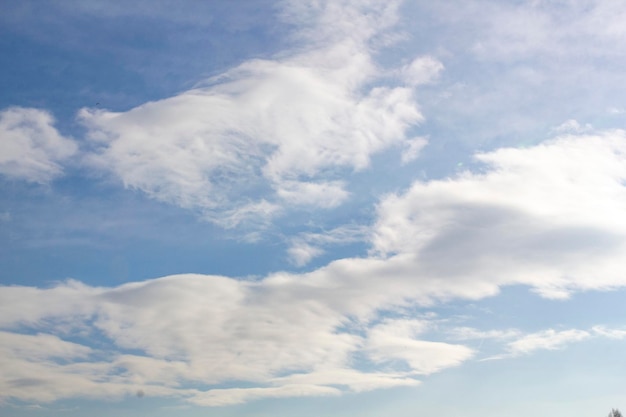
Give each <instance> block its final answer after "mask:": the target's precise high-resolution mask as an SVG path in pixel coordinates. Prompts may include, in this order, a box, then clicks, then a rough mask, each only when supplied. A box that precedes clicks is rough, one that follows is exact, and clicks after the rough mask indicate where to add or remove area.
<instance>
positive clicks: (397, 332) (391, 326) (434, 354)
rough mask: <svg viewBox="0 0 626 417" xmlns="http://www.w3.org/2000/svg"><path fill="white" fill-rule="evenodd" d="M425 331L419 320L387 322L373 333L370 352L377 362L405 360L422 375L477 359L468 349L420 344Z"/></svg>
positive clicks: (367, 349) (442, 344) (368, 341)
mask: <svg viewBox="0 0 626 417" xmlns="http://www.w3.org/2000/svg"><path fill="white" fill-rule="evenodd" d="M423 329H424V323H423V322H421V321H418V320H406V319H397V320H385V321H384V322H383V323H381V324H378V325H376V326H374V327H372V328H371V329H370V330H369V334H368V338H367V345H366V351H367V353H368V355H369V356H370V357H371V358H372V359H373V360H374V361H375V362H383V363H384V362H389V361H392V360H401V361H404V362H406V363H407V364H408V365H409V367H410V368H411V370H412V371H413V372H415V373H417V374H420V375H428V374H431V373H434V372H438V371H440V370H442V369H444V368H449V367H452V366H457V365H459V364H461V363H462V362H464V361H466V360H467V359H469V358H471V357H472V356H473V354H474V352H473V351H472V350H471V349H470V348H468V347H466V346H462V345H453V344H449V343H442V342H431V341H425V340H418V339H417V335H419V333H421V332H422V331H423Z"/></svg>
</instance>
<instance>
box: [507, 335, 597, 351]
mask: <svg viewBox="0 0 626 417" xmlns="http://www.w3.org/2000/svg"><path fill="white" fill-rule="evenodd" d="M590 337H591V334H590V333H589V332H587V331H584V330H578V329H570V330H561V331H556V330H553V329H548V330H544V331H541V332H538V333H532V334H529V335H526V336H524V337H522V338H520V339H518V340H515V341H514V342H511V343H509V345H508V349H509V352H510V353H511V355H513V356H517V355H527V354H529V353H532V352H534V351H536V350H541V349H547V350H557V349H561V348H563V347H565V346H566V345H568V344H570V343H573V342H580V341H582V340H585V339H588V338H590Z"/></svg>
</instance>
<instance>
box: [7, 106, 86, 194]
mask: <svg viewBox="0 0 626 417" xmlns="http://www.w3.org/2000/svg"><path fill="white" fill-rule="evenodd" d="M76 151H77V146H76V144H75V143H74V142H73V141H72V140H70V139H68V138H65V137H63V136H62V135H61V134H60V133H59V132H58V131H57V130H56V128H55V127H54V119H53V118H52V116H50V114H49V113H48V112H46V111H43V110H38V109H31V108H23V107H11V108H8V109H5V110H2V111H0V173H1V174H4V175H6V176H9V177H13V178H19V179H24V180H27V181H32V182H38V183H46V182H48V181H50V180H52V179H53V178H55V177H58V176H59V175H61V174H62V173H63V169H62V167H61V165H60V163H61V162H63V161H64V160H66V159H67V158H69V157H70V156H72V155H73V154H75V153H76Z"/></svg>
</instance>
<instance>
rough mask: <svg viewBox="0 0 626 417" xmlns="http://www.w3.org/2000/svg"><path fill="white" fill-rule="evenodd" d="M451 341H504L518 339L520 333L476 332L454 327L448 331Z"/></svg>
mask: <svg viewBox="0 0 626 417" xmlns="http://www.w3.org/2000/svg"><path fill="white" fill-rule="evenodd" d="M448 333H449V335H450V338H451V339H453V340H475V339H495V340H506V339H512V338H515V337H519V336H520V334H521V332H520V331H519V330H517V329H506V330H478V329H474V328H472V327H455V328H453V329H450V330H449V331H448Z"/></svg>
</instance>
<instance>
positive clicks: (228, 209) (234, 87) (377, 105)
mask: <svg viewBox="0 0 626 417" xmlns="http://www.w3.org/2000/svg"><path fill="white" fill-rule="evenodd" d="M285 5H286V7H287V8H286V9H285V10H284V15H283V18H284V19H291V20H290V22H291V23H294V22H295V23H296V24H302V25H304V26H303V27H300V28H299V29H298V30H297V31H296V35H297V36H296V38H297V39H299V42H300V43H299V46H298V48H297V50H295V51H292V52H291V53H289V54H286V55H284V56H281V57H279V58H276V59H273V60H269V59H265V60H262V59H257V60H250V61H246V62H244V63H242V64H241V65H240V66H238V67H236V68H233V69H231V70H229V71H227V72H225V73H224V74H222V75H219V76H217V77H214V78H212V79H210V80H208V81H207V82H206V84H205V85H204V86H199V87H197V88H195V89H193V90H190V91H187V92H184V93H181V94H179V95H177V96H175V97H171V98H167V99H163V100H159V101H155V102H151V103H146V104H144V105H142V106H139V107H136V108H134V109H131V110H130V111H127V112H120V113H115V112H110V111H104V110H94V109H83V110H82V111H81V112H80V120H81V121H82V123H83V124H84V125H85V126H86V127H87V128H88V130H89V137H90V138H91V140H92V141H93V142H94V144H95V145H96V146H97V147H98V149H97V150H96V151H95V153H94V154H93V155H91V157H90V161H91V162H92V164H93V165H94V166H97V167H99V168H101V169H104V170H108V171H110V172H112V173H113V174H114V175H115V176H117V177H119V178H120V179H121V180H122V181H123V183H124V184H125V186H127V187H130V188H135V189H139V190H141V191H144V192H146V193H148V194H149V195H150V196H152V197H154V198H157V199H159V200H162V201H166V202H170V203H173V204H177V205H180V206H182V207H185V208H191V209H196V210H199V211H201V212H203V213H204V215H205V216H206V218H208V219H211V220H213V221H215V222H218V223H221V224H224V225H233V224H236V223H238V222H241V221H244V218H245V216H242V214H241V213H242V212H241V211H240V210H239V209H240V208H241V207H247V206H250V205H253V206H254V205H256V204H258V202H260V201H265V202H266V203H267V204H270V205H277V206H279V207H283V206H286V207H290V206H293V205H296V206H297V205H307V206H313V207H322V208H332V207H335V206H337V205H339V204H341V203H342V202H343V201H345V199H346V198H347V197H348V193H347V191H346V190H345V185H346V184H345V182H343V181H339V180H338V178H339V175H340V174H345V173H350V172H352V171H358V170H363V169H365V168H367V167H368V165H369V162H370V157H371V155H372V154H374V153H376V152H379V151H381V150H383V149H386V148H389V147H390V146H392V145H396V144H402V143H403V142H404V141H405V140H407V131H408V129H409V128H410V127H411V126H414V125H415V124H416V123H417V122H419V121H421V120H422V115H421V113H420V111H419V109H418V107H417V104H416V102H415V98H414V90H413V87H414V85H415V84H419V83H424V82H426V81H428V80H429V79H430V78H432V77H433V74H434V73H435V72H437V71H439V69H440V64H438V62H437V61H435V60H434V59H433V58H424V59H421V60H419V59H418V60H416V61H415V62H414V64H412V65H411V66H409V68H408V69H406V71H405V72H406V73H407V75H406V77H405V78H407V80H408V79H410V80H409V85H405V84H401V85H389V82H388V80H387V81H385V77H387V75H386V72H385V71H383V70H381V69H379V68H377V65H376V63H375V62H374V59H373V57H372V54H371V50H372V47H371V42H373V39H374V38H375V36H376V35H378V34H381V33H383V32H384V31H385V30H387V29H388V28H389V26H390V25H391V24H392V23H393V22H395V20H396V19H397V16H396V8H397V4H396V2H351V1H343V2H319V3H311V4H309V3H306V5H304V4H300V2H285ZM365 12H368V13H370V14H366V13H365ZM422 146H423V143H422V142H420V141H418V142H415V141H413V142H410V143H409V145H408V149H409V151H408V154H407V155H409V156H408V157H409V158H414V157H415V156H416V155H417V151H418V150H419V148H420V147H422ZM279 212H280V209H276V210H271V211H262V212H259V211H254V212H248V214H249V217H255V216H258V215H260V214H266V215H272V214H276V213H279ZM233 213H237V214H238V216H233V215H232V214H233Z"/></svg>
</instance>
